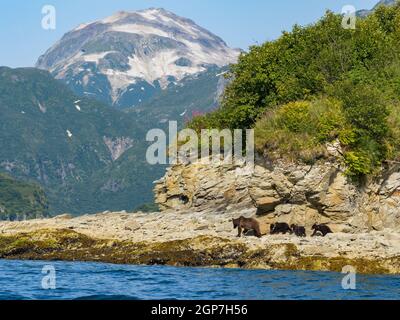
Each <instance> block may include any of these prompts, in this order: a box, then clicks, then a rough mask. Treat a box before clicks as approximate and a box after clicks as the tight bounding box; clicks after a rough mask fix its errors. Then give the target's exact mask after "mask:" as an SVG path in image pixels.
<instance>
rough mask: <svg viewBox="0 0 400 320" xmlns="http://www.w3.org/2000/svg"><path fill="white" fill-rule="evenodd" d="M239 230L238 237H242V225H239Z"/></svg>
mask: <svg viewBox="0 0 400 320" xmlns="http://www.w3.org/2000/svg"><path fill="white" fill-rule="evenodd" d="M238 230H239V233H238V238H240V237H241V236H242V227H241V226H239V228H238Z"/></svg>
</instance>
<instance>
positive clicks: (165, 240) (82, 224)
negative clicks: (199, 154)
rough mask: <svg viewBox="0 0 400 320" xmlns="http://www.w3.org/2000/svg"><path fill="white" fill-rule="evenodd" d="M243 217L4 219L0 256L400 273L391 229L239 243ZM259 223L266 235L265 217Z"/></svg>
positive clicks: (399, 248) (398, 244) (399, 244)
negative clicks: (237, 223)
mask: <svg viewBox="0 0 400 320" xmlns="http://www.w3.org/2000/svg"><path fill="white" fill-rule="evenodd" d="M239 215H245V216H251V215H253V211H252V210H248V209H247V210H242V211H234V212H231V213H220V214H215V213H214V212H212V211H204V212H193V211H190V210H188V211H164V212H162V213H151V214H147V213H126V212H115V213H111V212H105V213H101V214H97V215H85V216H82V217H77V218H72V217H70V216H69V215H63V216H59V217H56V218H53V219H40V220H31V221H23V222H0V258H2V259H29V260H66V261H98V262H109V263H116V264H143V265H171V266H195V267H225V268H246V269H280V270H315V271H316V270H318V271H336V272H341V271H342V269H343V267H345V266H347V265H351V266H353V267H355V268H356V269H357V272H359V273H363V274H400V234H398V233H396V232H394V231H392V230H382V231H373V232H368V233H357V234H349V233H340V232H337V233H334V234H331V235H328V236H327V237H325V238H322V237H315V238H311V237H307V238H297V237H295V236H289V235H278V236H272V235H265V236H263V237H262V238H261V239H258V238H256V237H254V236H251V235H248V236H246V237H242V238H240V239H239V238H237V237H236V235H237V233H236V232H237V231H236V230H233V228H232V222H231V219H232V218H233V217H237V216H239ZM260 221H261V223H262V232H263V233H264V234H266V233H267V232H266V230H267V227H268V225H267V223H266V222H265V223H264V221H266V220H264V219H263V218H260Z"/></svg>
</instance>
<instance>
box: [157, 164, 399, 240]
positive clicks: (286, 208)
mask: <svg viewBox="0 0 400 320" xmlns="http://www.w3.org/2000/svg"><path fill="white" fill-rule="evenodd" d="M237 169H238V167H236V166H233V165H231V166H229V165H224V166H223V165H203V164H201V163H200V162H199V163H195V164H191V165H176V166H173V167H172V168H170V169H169V170H168V172H167V174H166V175H165V177H164V178H163V179H161V180H160V181H157V182H156V186H155V198H156V202H157V203H158V204H159V206H160V208H161V210H164V211H167V210H169V209H172V210H194V211H199V212H201V211H209V210H214V211H216V212H221V213H223V212H226V211H237V212H239V211H240V210H241V209H252V210H250V211H249V212H250V214H257V215H258V216H259V218H260V220H261V221H263V223H265V224H270V223H273V222H278V221H279V222H287V223H296V224H300V225H305V226H306V227H307V229H308V232H311V227H312V225H313V224H314V223H327V224H329V225H330V226H331V227H332V229H333V230H334V231H335V232H345V233H357V232H366V231H372V230H380V231H381V230H384V229H386V228H390V229H400V209H399V208H400V172H399V168H398V167H395V168H392V169H391V170H390V171H389V170H387V171H385V172H382V174H381V176H380V177H378V178H376V179H374V180H373V181H368V182H365V183H363V185H356V184H354V183H353V182H351V181H349V180H348V179H347V178H346V176H345V175H344V173H343V168H341V167H340V165H338V164H337V163H336V162H334V161H332V162H323V163H318V164H315V165H298V164H285V163H259V164H258V165H257V166H256V168H255V171H254V173H253V174H251V175H247V176H243V175H240V174H238V171H237Z"/></svg>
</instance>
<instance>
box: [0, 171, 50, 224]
mask: <svg viewBox="0 0 400 320" xmlns="http://www.w3.org/2000/svg"><path fill="white" fill-rule="evenodd" d="M48 216H49V204H48V201H47V198H46V196H45V194H44V191H43V189H42V188H40V187H39V186H38V185H36V184H33V183H25V182H21V181H17V180H15V179H13V178H12V177H10V176H9V175H6V174H2V173H0V220H25V219H34V218H44V217H48Z"/></svg>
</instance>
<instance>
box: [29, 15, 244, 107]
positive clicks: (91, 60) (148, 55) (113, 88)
mask: <svg viewBox="0 0 400 320" xmlns="http://www.w3.org/2000/svg"><path fill="white" fill-rule="evenodd" d="M239 54H240V51H239V50H236V49H231V48H229V47H228V46H227V44H226V43H225V42H224V41H223V40H222V39H221V38H219V37H217V36H216V35H214V34H212V33H211V32H209V31H207V30H206V29H204V28H202V27H200V26H198V25H196V24H195V23H194V22H193V21H192V20H189V19H186V18H182V17H179V16H177V15H175V14H173V13H171V12H169V11H166V10H164V9H154V8H151V9H148V10H142V11H136V12H124V11H122V12H118V13H116V14H115V15H113V16H111V17H107V18H105V19H102V20H99V21H95V22H92V23H87V24H82V25H80V26H78V27H77V28H75V29H74V30H72V31H71V32H69V33H67V34H66V35H64V37H63V38H62V39H61V40H60V41H59V42H57V43H56V44H55V45H54V46H53V47H51V48H50V49H49V50H48V51H47V52H46V53H45V54H44V55H43V56H41V57H40V58H39V60H38V62H37V67H38V68H42V69H46V70H49V71H50V72H52V73H53V75H54V76H55V77H56V78H58V79H62V80H64V81H66V82H67V83H68V84H70V86H73V89H75V91H77V92H81V93H84V92H86V93H94V94H96V95H98V93H99V92H100V93H104V99H106V98H107V99H109V100H110V101H111V102H112V103H113V104H115V103H117V102H118V101H119V100H121V99H122V96H123V95H126V94H132V95H133V94H134V90H130V89H132V86H135V85H138V86H139V88H140V86H143V81H144V82H146V83H147V84H148V85H150V86H153V87H154V88H155V89H154V90H158V89H157V88H161V89H165V88H167V87H168V85H169V84H174V83H176V82H179V81H180V80H182V79H183V78H185V77H186V76H188V75H193V74H196V73H199V72H202V71H205V70H207V68H208V67H209V66H212V65H216V66H218V67H222V66H225V65H228V64H230V63H234V62H236V60H237V58H238V56H239ZM143 98H144V97H140V99H143ZM125 100H126V99H125ZM137 101H139V97H136V102H137Z"/></svg>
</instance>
